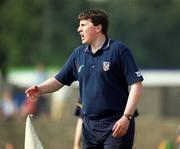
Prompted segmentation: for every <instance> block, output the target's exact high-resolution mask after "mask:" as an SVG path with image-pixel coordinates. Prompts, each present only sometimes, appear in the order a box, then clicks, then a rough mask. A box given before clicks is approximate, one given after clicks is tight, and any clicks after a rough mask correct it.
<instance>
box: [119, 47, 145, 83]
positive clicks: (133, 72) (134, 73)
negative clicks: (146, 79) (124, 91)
mask: <svg viewBox="0 0 180 149" xmlns="http://www.w3.org/2000/svg"><path fill="white" fill-rule="evenodd" d="M120 65H121V68H122V71H123V74H124V76H125V78H126V81H127V83H128V85H132V84H134V83H136V82H139V81H143V77H142V75H141V72H140V71H139V69H138V68H137V65H136V63H135V60H134V58H133V56H132V54H131V52H130V50H129V49H128V48H127V47H126V48H125V49H124V50H123V51H122V53H121V55H120Z"/></svg>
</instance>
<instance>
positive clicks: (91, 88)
mask: <svg viewBox="0 0 180 149" xmlns="http://www.w3.org/2000/svg"><path fill="white" fill-rule="evenodd" d="M55 78H56V79H57V80H58V81H59V82H61V83H62V84H64V85H70V84H71V83H72V82H73V81H76V80H78V81H79V88H80V97H81V102H82V113H83V115H87V116H105V115H114V114H122V113H123V111H124V109H125V106H126V103H127V99H128V94H129V93H128V86H129V85H131V84H133V83H135V82H138V81H142V80H143V77H142V75H141V73H140V72H139V70H138V68H137V66H136V64H135V61H134V58H133V57H132V55H131V53H130V50H129V49H128V47H127V46H125V45H124V44H122V43H121V42H119V41H116V40H112V39H107V40H106V41H105V43H104V45H103V46H102V48H101V49H99V50H98V51H97V52H96V53H95V54H93V53H92V51H91V47H90V46H89V45H81V46H79V47H78V48H76V49H75V50H74V51H73V52H72V54H71V56H70V57H69V58H68V60H67V61H66V63H65V64H64V66H63V67H62V69H61V70H60V71H59V73H58V74H57V75H56V76H55Z"/></svg>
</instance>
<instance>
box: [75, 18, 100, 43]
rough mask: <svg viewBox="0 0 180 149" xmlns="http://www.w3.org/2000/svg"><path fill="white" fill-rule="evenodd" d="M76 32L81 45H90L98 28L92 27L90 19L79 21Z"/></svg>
mask: <svg viewBox="0 0 180 149" xmlns="http://www.w3.org/2000/svg"><path fill="white" fill-rule="evenodd" d="M77 31H78V32H79V34H80V36H81V41H82V43H83V44H91V43H93V42H94V41H95V40H96V36H97V32H98V26H94V25H93V23H92V22H91V20H90V19H87V20H81V21H80V22H79V27H78V30H77Z"/></svg>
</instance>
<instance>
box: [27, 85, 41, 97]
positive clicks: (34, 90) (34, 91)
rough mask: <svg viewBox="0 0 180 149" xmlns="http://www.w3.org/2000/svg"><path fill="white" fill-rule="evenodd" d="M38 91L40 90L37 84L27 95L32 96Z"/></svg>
mask: <svg viewBox="0 0 180 149" xmlns="http://www.w3.org/2000/svg"><path fill="white" fill-rule="evenodd" d="M38 92H39V89H38V87H37V86H35V87H34V88H33V89H31V90H29V91H28V92H27V97H31V96H33V95H34V94H36V93H38Z"/></svg>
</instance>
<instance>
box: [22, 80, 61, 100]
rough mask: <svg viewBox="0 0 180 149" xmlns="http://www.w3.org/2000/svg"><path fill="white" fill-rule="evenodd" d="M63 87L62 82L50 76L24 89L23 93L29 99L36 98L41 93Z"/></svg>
mask: <svg viewBox="0 0 180 149" xmlns="http://www.w3.org/2000/svg"><path fill="white" fill-rule="evenodd" d="M62 87H63V84H62V83H60V82H59V81H57V80H56V79H55V78H50V79H48V80H46V81H44V82H43V83H41V84H39V85H38V86H32V87H30V88H28V89H27V90H26V91H25V94H26V96H27V97H28V98H30V99H36V98H37V97H38V96H39V95H41V94H46V93H52V92H55V91H57V90H59V89H60V88H62Z"/></svg>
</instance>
